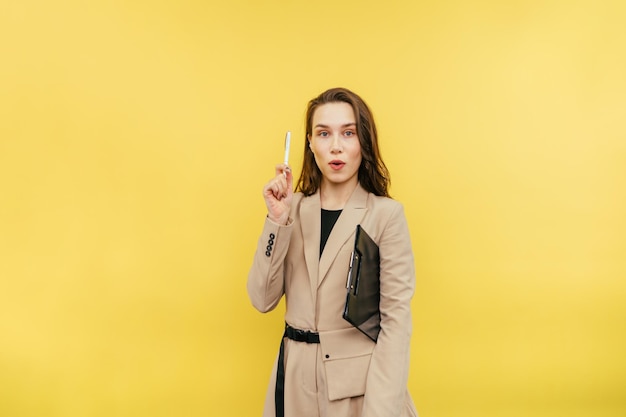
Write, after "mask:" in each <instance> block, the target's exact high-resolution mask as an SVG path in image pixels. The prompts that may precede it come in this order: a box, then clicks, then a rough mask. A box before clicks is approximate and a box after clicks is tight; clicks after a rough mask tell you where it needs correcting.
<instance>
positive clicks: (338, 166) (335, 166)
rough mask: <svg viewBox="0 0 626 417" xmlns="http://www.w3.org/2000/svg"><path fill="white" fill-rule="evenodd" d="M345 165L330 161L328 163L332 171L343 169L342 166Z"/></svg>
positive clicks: (341, 162) (340, 162)
mask: <svg viewBox="0 0 626 417" xmlns="http://www.w3.org/2000/svg"><path fill="white" fill-rule="evenodd" d="M345 164H346V163H345V162H343V161H330V162H329V165H330V167H331V168H332V169H335V170H338V169H341V168H343V166H344V165H345Z"/></svg>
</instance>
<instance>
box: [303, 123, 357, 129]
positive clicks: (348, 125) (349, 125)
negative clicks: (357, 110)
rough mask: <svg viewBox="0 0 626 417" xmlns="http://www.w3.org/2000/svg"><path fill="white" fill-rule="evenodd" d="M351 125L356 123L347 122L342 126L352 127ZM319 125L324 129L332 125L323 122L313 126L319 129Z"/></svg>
mask: <svg viewBox="0 0 626 417" xmlns="http://www.w3.org/2000/svg"><path fill="white" fill-rule="evenodd" d="M351 126H356V123H346V124H345V125H341V127H351ZM318 127H321V128H322V129H328V128H329V127H330V126H328V125H323V124H321V123H318V124H316V125H315V126H313V128H314V129H317V128H318Z"/></svg>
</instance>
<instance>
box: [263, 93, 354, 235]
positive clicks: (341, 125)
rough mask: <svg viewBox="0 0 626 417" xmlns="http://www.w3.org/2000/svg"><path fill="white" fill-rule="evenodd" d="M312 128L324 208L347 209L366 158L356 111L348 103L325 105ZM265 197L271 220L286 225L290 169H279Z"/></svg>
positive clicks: (313, 147)
mask: <svg viewBox="0 0 626 417" xmlns="http://www.w3.org/2000/svg"><path fill="white" fill-rule="evenodd" d="M312 126H313V128H312V132H311V134H310V135H309V137H308V140H309V146H310V147H311V151H312V152H313V155H314V156H315V162H316V164H317V166H318V168H319V169H320V171H321V173H322V183H321V187H320V199H321V204H322V208H323V209H326V210H340V209H343V207H344V206H345V204H346V202H347V201H348V199H349V198H350V195H352V192H353V191H354V189H355V188H356V186H357V184H358V172H359V166H360V165H361V159H362V157H361V144H360V143H359V138H358V136H357V131H356V118H355V116H354V110H353V109H352V106H350V105H349V104H348V103H344V102H334V103H326V104H322V105H320V106H319V107H318V108H317V109H316V110H315V112H314V113H313V119H312ZM263 196H264V198H265V205H266V206H267V210H268V217H269V219H270V220H271V221H273V222H275V223H278V224H286V223H287V220H288V218H289V209H290V207H291V200H292V198H293V177H292V173H291V170H290V169H289V167H287V166H286V165H277V166H276V176H275V177H274V178H273V179H272V180H270V181H269V182H268V183H267V184H266V185H265V187H264V188H263Z"/></svg>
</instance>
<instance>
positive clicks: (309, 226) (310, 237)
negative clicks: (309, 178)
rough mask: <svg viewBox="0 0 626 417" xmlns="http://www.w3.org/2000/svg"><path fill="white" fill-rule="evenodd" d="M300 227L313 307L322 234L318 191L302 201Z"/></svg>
mask: <svg viewBox="0 0 626 417" xmlns="http://www.w3.org/2000/svg"><path fill="white" fill-rule="evenodd" d="M300 227H301V228H302V239H303V240H304V242H303V243H304V260H305V262H306V268H307V270H308V272H309V281H310V285H311V295H312V297H313V305H315V303H316V300H315V298H316V294H317V280H318V278H317V275H318V270H319V262H320V235H321V233H322V220H321V202H320V194H319V191H318V192H317V193H315V194H313V195H312V196H309V197H305V198H304V199H302V204H301V205H300Z"/></svg>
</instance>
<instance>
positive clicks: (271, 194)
mask: <svg viewBox="0 0 626 417" xmlns="http://www.w3.org/2000/svg"><path fill="white" fill-rule="evenodd" d="M263 197H264V198H265V205H266V206H267V217H268V218H269V219H270V220H271V221H273V222H274V223H277V224H287V221H288V220H289V210H290V209H291V200H292V199H293V175H292V173H291V169H290V168H289V166H287V165H285V164H280V165H276V176H275V177H274V178H272V179H271V180H270V181H269V182H268V183H267V184H265V186H264V187H263Z"/></svg>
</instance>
